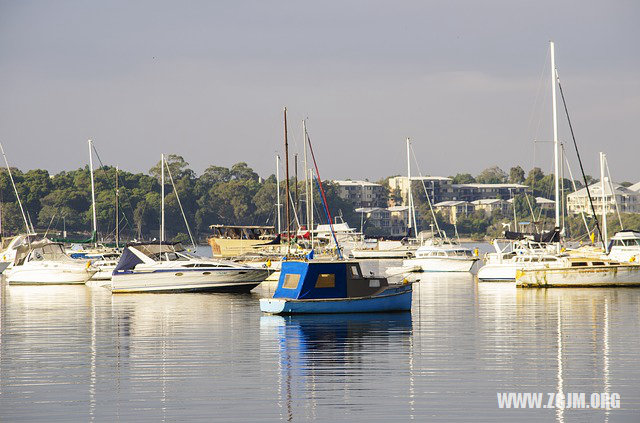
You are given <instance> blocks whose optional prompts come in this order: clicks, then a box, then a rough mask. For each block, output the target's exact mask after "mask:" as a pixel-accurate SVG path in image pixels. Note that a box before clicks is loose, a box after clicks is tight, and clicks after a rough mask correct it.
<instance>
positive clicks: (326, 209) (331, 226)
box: [307, 133, 342, 259]
mask: <svg viewBox="0 0 640 423" xmlns="http://www.w3.org/2000/svg"><path fill="white" fill-rule="evenodd" d="M307 142H308V143H309V151H310V152H311V159H312V160H313V166H314V167H315V168H316V176H317V177H318V178H317V183H318V188H319V189H320V194H321V198H322V201H323V203H324V209H325V211H326V212H327V219H328V220H329V228H330V229H331V235H332V236H333V240H334V242H335V243H336V251H337V252H338V257H339V258H340V259H342V251H341V250H340V244H338V238H337V237H336V233H335V231H334V230H333V218H332V217H331V212H330V211H329V203H327V196H326V195H325V192H324V188H323V187H322V179H321V178H320V171H319V170H318V162H316V155H315V154H314V153H313V146H312V145H311V137H310V136H309V133H307Z"/></svg>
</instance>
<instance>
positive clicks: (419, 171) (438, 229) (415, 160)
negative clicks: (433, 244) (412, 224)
mask: <svg viewBox="0 0 640 423" xmlns="http://www.w3.org/2000/svg"><path fill="white" fill-rule="evenodd" d="M409 149H410V150H411V155H412V156H413V161H414V162H415V164H416V167H417V168H418V174H419V175H420V180H421V182H422V188H423V189H424V195H425V196H426V197H427V202H428V203H429V210H430V211H431V216H432V217H433V222H434V223H435V225H436V231H437V232H438V236H440V237H442V231H440V225H438V219H436V214H435V212H434V210H433V206H432V204H431V198H429V193H428V192H427V186H426V185H425V183H424V179H423V176H422V170H421V169H420V164H419V163H418V159H417V158H416V152H415V150H414V149H413V145H411V144H410V145H409ZM407 183H409V184H410V183H411V181H407ZM434 188H435V187H434ZM434 195H435V192H434ZM417 236H418V234H416V237H417ZM443 238H444V239H446V238H447V234H446V233H445V235H444V237H443Z"/></svg>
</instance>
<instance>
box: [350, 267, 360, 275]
mask: <svg viewBox="0 0 640 423" xmlns="http://www.w3.org/2000/svg"><path fill="white" fill-rule="evenodd" d="M349 269H351V277H352V278H359V277H360V269H358V266H357V265H355V264H352V265H351V266H349Z"/></svg>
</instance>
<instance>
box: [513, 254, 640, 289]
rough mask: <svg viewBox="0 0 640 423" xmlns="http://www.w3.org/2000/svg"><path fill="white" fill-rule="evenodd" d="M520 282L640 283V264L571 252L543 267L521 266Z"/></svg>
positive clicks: (569, 284) (525, 285)
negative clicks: (583, 255)
mask: <svg viewBox="0 0 640 423" xmlns="http://www.w3.org/2000/svg"><path fill="white" fill-rule="evenodd" d="M516 286H518V287H522V288H528V287H530V288H535V287H540V288H548V287H601V286H640V264H633V263H620V262H617V261H613V260H609V259H602V258H597V257H590V256H589V257H587V256H585V257H576V256H569V255H568V256H566V257H562V258H561V259H560V260H558V261H557V262H555V263H553V264H548V265H546V266H545V267H543V268H540V269H525V270H518V271H517V275H516Z"/></svg>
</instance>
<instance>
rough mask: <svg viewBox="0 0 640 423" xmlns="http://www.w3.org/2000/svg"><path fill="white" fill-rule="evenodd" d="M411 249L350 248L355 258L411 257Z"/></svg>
mask: <svg viewBox="0 0 640 423" xmlns="http://www.w3.org/2000/svg"><path fill="white" fill-rule="evenodd" d="M413 253H414V251H413V250H352V251H351V255H352V256H353V258H355V259H402V258H407V257H411V256H412V255H413Z"/></svg>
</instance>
